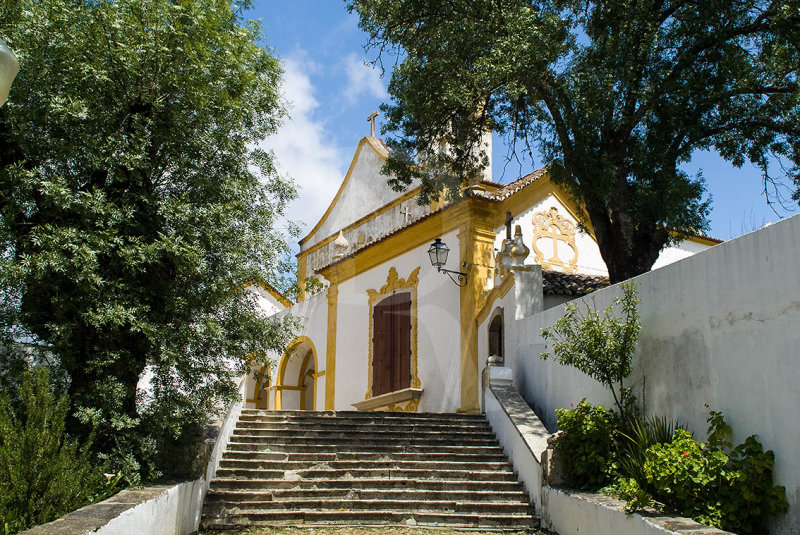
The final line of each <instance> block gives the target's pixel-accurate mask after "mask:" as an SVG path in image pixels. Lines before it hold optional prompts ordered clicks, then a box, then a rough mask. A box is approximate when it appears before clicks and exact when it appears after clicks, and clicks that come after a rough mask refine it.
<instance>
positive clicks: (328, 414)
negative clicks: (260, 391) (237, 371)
mask: <svg viewBox="0 0 800 535" xmlns="http://www.w3.org/2000/svg"><path fill="white" fill-rule="evenodd" d="M241 413H242V414H247V415H249V414H257V415H277V416H282V415H289V416H301V417H303V416H311V417H314V416H316V417H320V418H347V417H354V418H364V417H388V418H426V417H428V418H430V417H435V418H453V419H469V420H485V419H486V417H485V416H484V415H483V414H477V413H475V414H469V413H462V412H395V411H355V410H346V411H301V410H281V409H250V408H247V409H242V412H241Z"/></svg>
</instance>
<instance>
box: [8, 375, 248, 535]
mask: <svg viewBox="0 0 800 535" xmlns="http://www.w3.org/2000/svg"><path fill="white" fill-rule="evenodd" d="M246 382H247V377H244V378H242V379H241V380H240V382H239V401H237V402H235V403H232V404H231V405H230V406H229V407H228V411H227V413H226V415H225V419H224V420H223V421H222V425H221V427H220V428H219V432H218V434H217V437H216V440H215V442H214V447H213V449H212V451H211V455H210V456H209V460H208V464H207V465H206V471H205V474H204V475H203V476H201V477H199V478H197V479H194V480H191V481H186V482H183V483H178V484H176V485H171V486H170V485H157V486H155V487H145V488H142V489H125V490H123V491H122V492H120V493H119V494H116V495H114V496H112V497H110V498H108V499H107V500H104V501H102V502H99V503H95V504H92V505H87V506H85V507H82V508H80V509H78V510H77V511H73V512H71V513H67V514H66V515H64V516H62V517H61V518H59V519H57V520H54V521H52V522H49V523H47V524H42V525H41V526H36V527H34V528H31V529H30V530H27V531H25V532H23V533H25V534H26V535H46V534H49V535H53V534H56V535H60V534H64V535H66V534H70V535H78V534H86V535H88V534H99V535H189V534H190V533H194V532H196V531H197V530H198V529H199V528H200V519H201V516H202V512H203V501H204V500H205V497H206V493H207V492H208V487H209V485H210V484H211V480H212V479H214V475H215V474H216V471H217V468H218V467H219V462H220V461H221V460H222V455H223V453H225V450H226V449H227V447H228V442H229V440H230V437H231V435H232V434H233V430H234V428H235V427H236V422H238V420H239V415H240V414H241V412H242V407H243V405H244V395H245V385H246Z"/></svg>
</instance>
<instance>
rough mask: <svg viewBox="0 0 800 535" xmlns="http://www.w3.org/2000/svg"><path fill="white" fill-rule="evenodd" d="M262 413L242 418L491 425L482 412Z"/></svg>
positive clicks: (300, 422)
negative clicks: (406, 413)
mask: <svg viewBox="0 0 800 535" xmlns="http://www.w3.org/2000/svg"><path fill="white" fill-rule="evenodd" d="M272 412H277V413H278V414H269V413H272ZM269 413H267V412H260V413H246V412H244V411H243V412H242V415H241V416H240V417H239V421H240V422H265V423H284V424H294V425H297V424H303V425H308V424H315V423H319V424H325V423H328V424H332V423H342V424H350V425H359V424H360V425H368V424H384V425H389V424H392V423H397V424H401V425H443V426H447V425H478V426H484V425H487V422H486V419H485V418H482V417H481V415H474V414H457V415H452V414H424V413H422V414H420V413H411V414H408V415H405V416H404V415H398V413H395V412H383V413H380V412H354V413H342V412H340V413H337V414H336V415H332V416H325V415H319V413H315V412H311V411H307V412H304V411H300V412H299V413H285V414H281V413H280V411H269Z"/></svg>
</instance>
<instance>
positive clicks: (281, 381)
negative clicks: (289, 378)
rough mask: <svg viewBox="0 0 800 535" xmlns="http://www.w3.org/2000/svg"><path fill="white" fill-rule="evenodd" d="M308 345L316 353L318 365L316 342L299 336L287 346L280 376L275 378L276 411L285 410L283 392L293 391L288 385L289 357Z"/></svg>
mask: <svg viewBox="0 0 800 535" xmlns="http://www.w3.org/2000/svg"><path fill="white" fill-rule="evenodd" d="M304 343H305V344H308V346H309V347H310V348H311V352H312V353H314V362H315V363H316V359H317V348H316V347H314V342H313V341H311V338H309V337H308V336H298V337H297V338H295V339H294V340H292V341H291V342H289V344H288V345H287V346H286V349H285V350H284V351H283V355H282V356H281V362H280V364H279V365H278V374H277V376H276V378H275V385H274V387H271V388H274V390H275V410H280V409H282V408H283V395H281V392H282V391H283V390H292V389H291V388H289V386H290V385H286V384H285V383H286V366H287V365H288V364H289V357H291V356H292V355H293V354H294V351H295V349H297V348H298V346H300V345H301V344H304Z"/></svg>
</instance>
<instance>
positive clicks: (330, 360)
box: [325, 283, 339, 411]
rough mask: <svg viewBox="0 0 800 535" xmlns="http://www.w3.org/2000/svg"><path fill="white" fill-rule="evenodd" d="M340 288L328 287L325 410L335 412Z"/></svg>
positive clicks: (333, 285)
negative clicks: (337, 323)
mask: <svg viewBox="0 0 800 535" xmlns="http://www.w3.org/2000/svg"><path fill="white" fill-rule="evenodd" d="M338 301H339V287H338V286H337V285H336V284H333V283H332V284H331V285H330V286H329V287H328V345H327V348H326V350H325V410H326V411H332V410H334V406H335V405H334V402H335V400H336V314H337V311H336V309H337V306H336V305H337V304H338Z"/></svg>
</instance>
